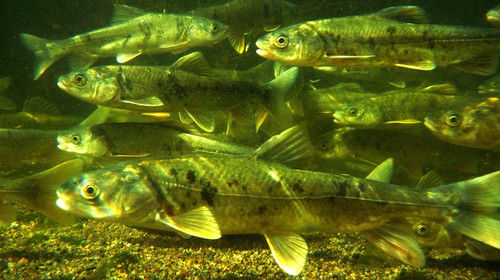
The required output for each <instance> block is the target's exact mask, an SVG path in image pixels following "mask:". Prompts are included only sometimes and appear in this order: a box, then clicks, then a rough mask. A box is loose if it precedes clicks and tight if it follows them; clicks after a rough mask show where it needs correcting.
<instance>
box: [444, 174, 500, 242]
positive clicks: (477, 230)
mask: <svg viewBox="0 0 500 280" xmlns="http://www.w3.org/2000/svg"><path fill="white" fill-rule="evenodd" d="M436 190H437V191H441V192H449V193H458V194H460V196H461V198H460V201H458V202H457V204H456V209H454V211H453V212H454V213H453V214H452V218H451V221H450V222H449V226H450V228H451V229H453V230H456V231H458V232H460V233H462V234H464V235H466V236H468V237H470V238H472V239H475V240H478V241H481V242H483V243H486V244H488V245H490V246H493V247H495V248H497V249H500V234H499V233H500V171H497V172H494V173H490V174H488V175H484V176H481V177H478V178H475V179H471V180H468V181H463V182H459V183H456V184H450V185H446V186H443V187H440V188H437V189H436Z"/></svg>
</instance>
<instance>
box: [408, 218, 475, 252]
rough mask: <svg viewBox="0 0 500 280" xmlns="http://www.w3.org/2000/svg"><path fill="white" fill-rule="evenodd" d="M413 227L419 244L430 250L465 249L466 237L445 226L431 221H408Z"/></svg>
mask: <svg viewBox="0 0 500 280" xmlns="http://www.w3.org/2000/svg"><path fill="white" fill-rule="evenodd" d="M408 220H409V221H410V223H411V224H412V226H413V232H414V233H415V236H416V237H417V240H418V243H420V244H421V245H422V246H424V247H428V248H460V247H463V244H464V241H465V240H464V239H465V237H464V236H463V235H461V234H460V233H458V232H455V231H453V230H451V229H449V228H448V227H446V225H445V224H441V223H438V222H434V221H431V220H422V219H414V218H409V219H408Z"/></svg>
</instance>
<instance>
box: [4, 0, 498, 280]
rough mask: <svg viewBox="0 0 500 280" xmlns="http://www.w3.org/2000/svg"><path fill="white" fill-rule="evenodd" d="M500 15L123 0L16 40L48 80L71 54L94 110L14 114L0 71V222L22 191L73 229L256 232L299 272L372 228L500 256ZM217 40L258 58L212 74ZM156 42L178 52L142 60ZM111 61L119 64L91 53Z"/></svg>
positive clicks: (409, 253)
mask: <svg viewBox="0 0 500 280" xmlns="http://www.w3.org/2000/svg"><path fill="white" fill-rule="evenodd" d="M499 9H500V8H498V7H496V8H493V9H492V10H491V11H490V12H488V14H487V15H486V19H487V20H488V22H490V24H491V26H490V27H468V26H447V25H436V24H432V23H430V22H429V21H428V19H427V17H426V14H425V12H424V10H423V9H421V8H420V7H417V6H397V7H388V8H385V9H383V10H380V11H374V12H372V13H370V14H363V15H348V16H345V17H336V18H327V19H314V18H304V15H303V14H301V12H300V7H299V6H297V5H295V4H293V3H290V2H288V1H285V0H251V1H242V0H233V1H229V2H227V3H225V4H223V5H216V6H211V7H202V8H200V9H195V10H191V11H186V13H185V14H172V13H165V12H163V13H155V12H146V11H143V10H141V9H138V8H135V7H130V6H126V5H121V4H120V5H115V7H114V13H113V17H112V19H111V24H110V26H107V27H103V28H100V29H97V30H93V31H90V32H86V33H82V34H78V35H75V36H73V37H71V38H67V39H57V40H49V39H43V38H39V37H36V36H34V35H29V34H24V33H23V34H20V39H21V41H22V42H23V44H24V45H25V46H26V47H27V49H28V50H30V51H32V52H33V54H34V61H35V68H34V78H35V79H40V78H41V76H42V75H43V74H44V73H45V72H46V70H47V68H49V67H50V66H51V65H52V64H53V63H54V62H55V61H56V60H59V59H61V58H63V57H65V56H68V61H69V65H70V67H69V68H68V70H67V71H66V72H65V73H57V76H58V78H57V86H58V87H59V89H60V92H63V93H67V94H68V95H69V96H68V97H70V96H71V97H74V98H75V102H77V101H78V102H79V101H83V102H85V103H89V104H93V105H94V106H95V110H94V111H93V112H92V113H91V114H89V115H88V116H83V117H82V116H78V115H65V114H62V113H61V112H60V110H59V108H57V106H55V105H54V104H52V103H51V102H50V101H49V100H46V99H45V98H43V97H39V96H38V97H31V98H29V99H27V100H26V101H25V103H24V105H23V106H22V109H21V110H20V111H19V112H13V111H16V110H17V108H18V107H17V106H16V103H15V102H13V101H12V100H10V99H9V98H8V94H9V87H11V86H12V80H11V79H10V78H7V77H5V78H1V79H0V94H1V95H0V103H1V104H0V112H2V113H1V114H0V127H1V128H0V154H1V155H2V156H1V157H0V171H1V175H2V176H1V177H0V221H1V222H4V223H9V222H10V221H12V220H13V219H15V215H16V212H15V211H16V210H15V209H16V208H13V206H12V202H15V203H18V204H21V205H24V206H26V207H28V208H31V209H33V210H35V211H37V212H39V213H41V214H43V215H46V216H47V217H49V218H51V219H53V220H56V221H58V222H61V223H64V224H68V223H71V222H72V221H73V220H74V217H75V216H81V217H86V218H90V219H95V220H100V221H103V222H111V223H120V224H124V225H127V226H131V227H136V228H147V229H155V230H162V231H172V232H176V233H178V234H180V235H181V236H194V237H198V238H204V239H219V238H221V236H223V235H230V234H260V235H263V236H264V237H265V240H266V242H267V244H268V245H269V248H270V250H271V252H272V256H273V257H274V259H275V260H276V262H277V264H278V265H279V266H280V267H281V268H282V269H283V271H284V272H286V273H288V274H290V275H298V274H300V273H301V271H303V269H304V267H306V266H307V254H308V245H307V243H306V241H305V239H304V238H303V235H307V234H310V233H318V232H319V233H323V234H326V235H328V234H332V233H338V232H342V233H359V234H360V235H362V236H363V237H364V238H366V240H368V241H369V242H371V243H372V244H374V245H375V247H377V248H379V249H380V250H381V251H383V252H385V253H386V254H388V255H390V256H391V257H393V258H396V259H398V260H400V261H402V262H404V263H406V264H408V265H410V266H413V267H417V268H418V267H422V266H424V265H425V253H424V252H425V251H424V248H437V249H439V248H459V249H463V250H464V251H465V252H466V253H467V254H469V255H470V256H472V257H474V258H477V259H482V260H498V259H500V234H499V233H500V214H499V213H500V99H499V98H500V75H498V74H496V73H497V66H498V54H499V51H500V29H499V28H498V27H497V26H498V22H499V21H500V20H499V18H500V16H498V14H499V13H498V10H499ZM226 39H227V42H226ZM227 44H229V45H227ZM208 48H210V49H220V50H222V49H224V51H226V50H225V49H228V51H231V52H233V53H234V51H236V52H235V53H234V55H236V56H238V55H253V56H254V58H255V59H254V61H256V63H255V64H254V65H252V66H248V67H246V69H245V70H236V69H224V68H216V67H213V66H211V63H213V61H212V60H209V59H207V58H208V56H207V57H205V55H204V53H205V51H206V50H207V49H208ZM249 50H255V53H253V52H252V53H250V52H249ZM160 53H170V56H172V57H174V59H173V60H172V62H171V63H170V64H169V65H143V64H133V62H134V60H133V59H134V58H136V57H137V56H139V55H141V56H145V55H152V54H153V55H156V54H160ZM105 57H116V61H117V63H118V64H113V65H98V66H93V64H95V63H98V61H99V59H100V58H105ZM154 57H155V56H152V58H153V59H154ZM252 67H253V68H252ZM46 75H47V74H46ZM484 76H487V77H484ZM468 81H480V82H470V83H469V82H468ZM4 92H6V94H4Z"/></svg>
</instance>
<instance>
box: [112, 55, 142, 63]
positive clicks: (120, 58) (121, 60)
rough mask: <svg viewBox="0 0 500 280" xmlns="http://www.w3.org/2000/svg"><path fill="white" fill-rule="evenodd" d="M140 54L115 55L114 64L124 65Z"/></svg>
mask: <svg viewBox="0 0 500 280" xmlns="http://www.w3.org/2000/svg"><path fill="white" fill-rule="evenodd" d="M140 54H141V52H138V53H119V54H117V55H116V62H118V63H125V62H127V61H130V60H132V59H134V58H136V57H137V56H139V55H140Z"/></svg>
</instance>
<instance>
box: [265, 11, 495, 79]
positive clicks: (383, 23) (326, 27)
mask: <svg viewBox="0 0 500 280" xmlns="http://www.w3.org/2000/svg"><path fill="white" fill-rule="evenodd" d="M256 45H257V48H258V49H257V54H258V55H260V56H262V57H264V58H267V59H270V60H274V61H280V62H283V63H286V64H290V65H294V66H335V67H346V68H361V69H368V68H374V67H402V68H408V69H415V70H433V69H435V68H436V67H437V66H440V67H447V66H453V67H454V68H457V69H459V70H462V71H465V72H469V73H474V74H478V75H491V74H494V73H495V72H496V68H497V65H498V55H497V54H498V51H499V50H500V30H499V29H498V28H480V27H461V26H445V25H433V24H426V18H425V15H424V12H423V11H422V9H421V8H419V7H416V6H399V7H390V8H386V9H383V10H381V11H379V12H377V13H374V14H368V15H360V16H348V17H340V18H331V19H321V20H312V21H307V22H304V23H299V24H295V25H292V26H288V27H286V28H283V29H278V30H276V31H273V32H271V33H268V34H267V35H265V36H263V37H261V38H260V39H258V40H257V42H256Z"/></svg>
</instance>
